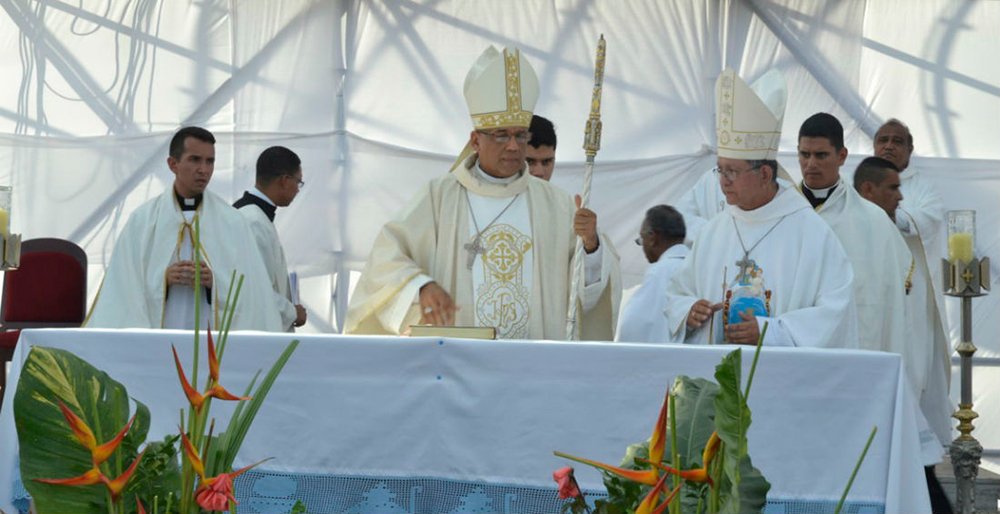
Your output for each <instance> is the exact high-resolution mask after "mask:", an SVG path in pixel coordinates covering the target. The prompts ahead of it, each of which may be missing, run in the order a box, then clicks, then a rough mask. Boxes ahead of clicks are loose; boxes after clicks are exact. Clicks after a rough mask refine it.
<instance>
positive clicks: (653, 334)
mask: <svg viewBox="0 0 1000 514" xmlns="http://www.w3.org/2000/svg"><path fill="white" fill-rule="evenodd" d="M684 234H685V228H684V217H683V216H681V213H679V212H677V209H674V208H673V207H671V206H669V205H656V206H654V207H651V208H650V209H649V210H647V211H646V217H645V218H644V219H643V220H642V226H641V227H640V228H639V237H638V238H636V240H635V242H636V244H638V245H639V246H642V253H643V254H645V255H646V260H647V261H649V264H650V265H649V268H647V269H646V274H645V275H644V276H643V277H642V284H640V285H639V289H638V290H636V292H635V293H634V294H633V295H632V297H631V298H629V300H628V302H623V305H624V306H623V307H622V312H621V315H620V316H619V317H618V330H617V331H616V332H615V341H627V342H632V343H682V342H684V341H683V338H682V337H679V336H672V335H671V333H670V329H669V328H668V327H667V314H666V306H667V295H666V291H667V284H668V283H669V282H670V277H672V276H673V275H674V274H675V273H677V271H678V270H679V269H680V268H681V266H682V265H683V264H684V258H685V257H687V254H688V248H687V247H686V246H684Z"/></svg>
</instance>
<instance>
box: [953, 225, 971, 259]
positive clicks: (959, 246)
mask: <svg viewBox="0 0 1000 514" xmlns="http://www.w3.org/2000/svg"><path fill="white" fill-rule="evenodd" d="M948 260H949V261H951V263H952V264H957V263H958V261H962V262H964V263H966V264H968V263H969V262H970V261H972V234H970V233H969V232H953V233H951V234H949V235H948Z"/></svg>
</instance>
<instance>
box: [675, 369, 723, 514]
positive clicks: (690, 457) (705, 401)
mask: <svg viewBox="0 0 1000 514" xmlns="http://www.w3.org/2000/svg"><path fill="white" fill-rule="evenodd" d="M718 393H719V386H718V385H716V384H715V383H714V382H711V381H709V380H705V379H704V378H690V377H686V376H683V375H681V376H679V377H677V379H676V380H674V389H673V394H674V395H675V399H674V411H675V412H674V417H675V418H676V422H677V448H678V453H679V456H680V467H681V469H691V468H698V467H701V465H702V462H701V455H702V450H704V448H705V445H706V444H707V443H708V438H709V437H711V436H712V432H713V431H714V430H715V397H716V396H717V395H718ZM671 440H672V438H671V437H668V438H667V441H668V446H669V441H671ZM671 458H672V453H671V451H670V450H669V448H668V450H667V451H666V452H665V455H664V460H667V461H669V460H670V459H671ZM707 493H708V490H707V487H704V486H703V485H702V484H695V483H692V482H689V483H687V484H686V485H685V486H684V487H682V488H681V512H695V511H696V510H697V508H698V505H699V503H700V504H701V505H702V508H703V509H704V505H706V501H707V500H706V498H707Z"/></svg>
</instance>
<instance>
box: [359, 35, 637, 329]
mask: <svg viewBox="0 0 1000 514" xmlns="http://www.w3.org/2000/svg"><path fill="white" fill-rule="evenodd" d="M464 92H465V98H466V102H467V104H468V107H469V112H470V115H471V117H472V122H473V130H472V132H471V134H470V136H469V142H468V144H467V145H466V148H465V150H464V151H463V152H462V155H461V156H460V157H459V159H458V161H457V162H456V165H455V166H454V167H453V170H452V172H451V173H448V174H447V175H444V176H442V177H440V178H438V179H435V180H433V181H432V182H430V184H428V185H427V186H425V188H424V189H423V190H422V191H420V192H418V193H417V195H416V197H415V198H414V200H413V201H412V202H411V203H410V205H409V206H407V207H406V208H404V209H403V211H402V212H400V213H399V214H398V215H397V216H396V217H395V219H393V220H392V221H390V222H389V223H387V224H386V225H385V226H384V227H383V229H382V231H381V233H380V234H379V235H378V236H377V237H376V240H375V244H374V246H373V248H372V251H371V254H370V255H369V258H368V262H367V263H366V264H365V268H364V271H363V272H362V275H361V279H360V280H359V282H358V285H357V287H356V288H355V290H354V294H353V296H352V297H351V300H350V303H349V306H348V312H347V321H346V323H345V331H346V332H348V333H373V334H380V333H383V334H384V333H389V334H398V333H402V332H404V331H405V330H407V328H408V327H409V326H410V325H412V324H417V323H421V324H431V325H460V326H489V327H496V328H497V334H498V337H501V338H509V339H524V338H528V339H564V338H565V337H566V314H567V311H568V305H569V301H570V296H571V295H570V284H571V273H572V261H573V253H574V249H575V244H576V239H577V237H580V238H581V239H582V240H583V244H584V249H585V250H586V255H587V256H586V260H585V266H584V267H585V275H586V276H585V278H584V280H582V281H581V282H582V283H581V284H580V287H579V290H577V291H574V292H573V294H572V298H573V301H578V302H580V304H579V305H580V312H582V315H581V316H580V324H579V326H580V335H581V338H582V339H591V340H604V341H610V340H611V339H612V338H613V336H614V334H613V332H614V327H615V320H616V314H617V313H616V310H617V306H618V301H619V296H620V294H621V291H620V288H621V286H620V285H619V284H620V280H619V278H618V274H619V273H618V257H617V255H615V253H614V250H613V249H612V248H611V245H610V244H609V243H608V242H607V241H602V240H601V239H600V238H599V236H598V233H597V216H596V214H594V213H593V211H590V210H589V209H580V208H579V200H577V205H576V206H574V205H573V200H572V199H571V198H570V197H569V196H568V195H566V194H565V193H563V192H562V191H560V190H558V189H556V188H555V187H553V186H551V185H550V184H549V183H548V182H545V181H542V180H538V179H536V178H534V177H532V176H531V175H530V174H529V173H528V172H526V171H525V147H526V146H527V144H528V141H529V140H530V139H531V134H530V133H529V131H528V127H529V125H530V122H531V116H532V112H531V111H532V109H533V108H534V104H535V101H536V100H537V98H538V79H537V78H536V76H535V72H534V70H533V69H532V68H531V65H530V64H529V63H528V62H527V60H526V59H524V57H523V56H522V55H521V53H520V51H519V50H517V49H513V50H511V49H505V50H504V51H503V53H501V52H499V51H497V50H496V49H495V48H493V47H490V48H488V49H487V50H486V51H485V52H483V54H482V55H481V56H480V57H479V59H478V60H477V61H476V62H475V64H474V65H473V67H472V69H471V70H470V71H469V74H468V75H467V77H466V79H465V87H464Z"/></svg>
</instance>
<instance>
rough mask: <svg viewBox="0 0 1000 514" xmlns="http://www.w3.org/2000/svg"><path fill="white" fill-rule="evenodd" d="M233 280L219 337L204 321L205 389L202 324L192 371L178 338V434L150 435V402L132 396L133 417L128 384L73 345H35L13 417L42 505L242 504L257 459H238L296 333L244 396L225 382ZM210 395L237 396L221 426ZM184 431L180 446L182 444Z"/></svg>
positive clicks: (115, 509) (29, 482)
mask: <svg viewBox="0 0 1000 514" xmlns="http://www.w3.org/2000/svg"><path fill="white" fill-rule="evenodd" d="M194 241H195V243H194V245H193V246H194V248H195V252H194V260H195V278H194V283H196V284H200V283H201V279H200V269H201V266H200V259H201V257H200V251H199V248H200V245H199V239H198V223H197V220H196V221H195V230H194ZM233 278H235V273H234V277H233ZM231 283H232V284H235V285H234V286H232V287H231V288H230V290H229V291H228V293H227V298H226V302H225V304H224V305H225V306H226V308H225V309H224V312H223V314H222V317H221V321H220V330H219V331H218V334H219V337H218V344H217V345H216V342H215V340H214V339H213V337H212V332H211V328H210V327H209V329H208V330H206V337H205V338H204V339H205V344H206V346H207V348H206V350H207V355H208V374H207V376H206V377H205V387H204V389H203V390H202V391H198V390H196V389H195V387H194V386H193V385H192V384H195V383H197V382H198V380H199V376H198V375H199V373H198V360H199V354H200V353H201V351H200V350H201V346H202V343H203V341H202V339H203V338H202V337H201V334H199V330H198V328H197V327H196V328H195V330H194V344H193V365H192V368H191V375H190V376H191V381H188V378H187V377H188V375H187V374H186V373H185V371H184V368H183V367H182V365H181V360H180V358H179V357H178V355H177V350H176V348H173V347H172V350H173V358H174V364H175V367H176V370H177V375H178V380H179V381H180V386H181V390H182V391H183V393H184V395H185V396H186V398H187V400H188V404H189V407H188V408H187V409H184V410H182V411H181V420H180V422H181V426H180V427H179V434H178V435H170V436H167V437H166V438H165V439H164V440H162V441H156V442H146V436H147V434H148V431H149V421H150V414H149V408H148V407H147V406H146V405H144V404H143V403H142V402H140V401H138V400H134V405H135V411H134V413H133V414H132V415H131V417H130V416H129V412H130V401H129V396H128V392H127V391H126V389H125V387H124V386H123V385H122V384H120V383H119V382H117V381H115V380H114V379H112V378H111V377H109V376H108V375H107V374H106V373H104V372H102V371H100V370H98V369H96V368H94V367H93V366H92V365H90V364H89V363H87V362H86V361H84V360H83V359H80V358H79V357H77V356H76V355H74V354H73V353H71V352H68V351H64V350H58V349H54V348H45V347H34V348H32V350H31V352H30V353H29V355H28V358H27V360H26V361H25V364H24V367H23V370H22V373H21V379H20V381H19V382H18V386H17V391H16V393H15V396H14V418H15V423H16V425H17V432H18V442H19V444H20V462H21V476H22V479H23V480H24V484H25V488H26V489H27V490H28V492H29V493H30V494H31V497H32V500H33V503H34V506H35V510H36V512H38V513H39V514H46V513H59V514H70V513H94V512H107V513H109V514H132V513H142V514H145V513H146V512H153V513H157V514H167V513H177V514H191V513H200V512H204V511H209V512H215V511H226V510H229V511H230V512H235V507H234V505H235V504H236V500H235V498H234V497H233V479H234V478H236V477H237V476H239V475H240V474H241V473H243V472H245V471H246V470H248V469H250V468H252V467H253V466H256V465H258V464H260V463H259V462H258V463H256V464H252V465H250V466H246V467H244V468H241V469H239V470H236V471H233V470H232V465H233V461H234V460H235V458H236V454H237V453H238V452H239V449H240V446H241V445H242V444H243V440H244V438H245V437H246V434H247V431H248V430H249V428H250V425H251V423H253V420H254V418H255V417H256V414H257V412H258V410H259V409H260V406H261V404H262V403H263V401H264V399H265V398H266V397H267V394H268V392H269V391H270V389H271V386H272V385H273V384H274V381H275V379H276V378H277V376H278V374H279V373H280V372H281V370H282V368H283V367H284V366H285V363H287V362H288V359H289V358H290V357H291V355H292V352H294V351H295V348H296V347H297V346H298V340H293V341H291V342H290V343H289V344H288V345H287V346H286V347H285V349H284V351H283V352H282V353H281V355H280V356H279V357H278V359H277V361H276V362H275V363H274V364H273V365H272V366H271V369H270V370H269V371H268V373H267V374H266V375H265V376H264V378H263V380H261V381H260V382H259V384H258V383H257V380H258V379H259V378H260V372H259V371H258V373H257V375H256V376H255V377H254V378H253V380H251V382H250V384H249V385H248V386H247V388H246V391H245V392H244V394H243V395H242V396H237V395H234V394H232V393H230V392H229V391H228V390H226V389H225V388H224V387H223V386H222V384H221V382H220V368H221V363H222V360H223V356H224V353H225V349H226V343H227V340H228V336H229V327H230V325H231V323H232V319H233V315H234V313H235V306H236V302H237V301H238V299H239V294H240V289H241V286H242V284H243V277H240V278H239V280H238V281H236V280H233V281H231ZM200 290H201V288H200V287H196V288H195V319H201V318H200V312H199V306H200V304H201V299H200ZM255 385H256V389H255V388H254V387H255ZM213 399H215V400H221V401H237V402H240V403H239V405H237V407H236V409H235V410H234V412H233V414H232V416H231V417H230V419H229V422H228V424H227V426H226V428H225V430H223V431H221V432H219V433H216V432H215V419H214V418H211V417H210V411H211V403H212V400H213ZM178 440H179V441H180V443H181V447H182V451H180V452H178V450H177V449H176V447H175V444H176V443H177V442H178ZM143 443H146V444H145V446H144V447H143V448H142V450H141V451H140V446H143ZM178 457H179V458H178ZM67 477H68V478H67ZM67 486H73V487H67Z"/></svg>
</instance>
